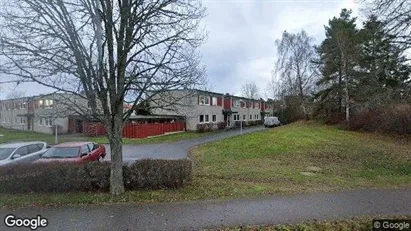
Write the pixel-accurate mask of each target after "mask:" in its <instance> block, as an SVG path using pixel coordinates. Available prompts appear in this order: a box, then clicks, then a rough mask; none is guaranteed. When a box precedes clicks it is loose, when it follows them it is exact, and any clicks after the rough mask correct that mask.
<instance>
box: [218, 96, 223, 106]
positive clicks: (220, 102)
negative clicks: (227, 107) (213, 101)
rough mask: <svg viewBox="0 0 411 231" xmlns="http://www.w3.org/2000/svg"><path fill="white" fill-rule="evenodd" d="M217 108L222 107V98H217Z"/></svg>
mask: <svg viewBox="0 0 411 231" xmlns="http://www.w3.org/2000/svg"><path fill="white" fill-rule="evenodd" d="M217 106H223V97H221V96H220V97H217Z"/></svg>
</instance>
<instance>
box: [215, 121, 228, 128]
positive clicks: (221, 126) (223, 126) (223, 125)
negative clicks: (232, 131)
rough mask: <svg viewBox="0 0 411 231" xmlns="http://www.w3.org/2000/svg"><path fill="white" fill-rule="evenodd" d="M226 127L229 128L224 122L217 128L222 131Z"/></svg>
mask: <svg viewBox="0 0 411 231" xmlns="http://www.w3.org/2000/svg"><path fill="white" fill-rule="evenodd" d="M226 127H227V123H226V122H224V121H221V122H218V123H217V128H218V129H220V130H222V129H224V128H226Z"/></svg>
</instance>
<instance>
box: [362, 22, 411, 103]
mask: <svg viewBox="0 0 411 231" xmlns="http://www.w3.org/2000/svg"><path fill="white" fill-rule="evenodd" d="M383 26H384V25H383V23H382V22H381V21H379V20H378V19H377V17H376V16H375V15H371V16H370V17H369V18H368V20H367V21H366V22H365V23H364V26H363V29H361V31H360V36H361V40H362V42H361V58H360V60H359V66H360V67H361V68H360V70H361V73H360V76H359V83H358V88H357V89H356V90H357V91H356V102H357V103H358V105H359V106H361V107H363V106H368V107H374V106H378V105H380V104H387V103H398V102H401V101H402V97H403V91H404V90H405V87H406V81H407V79H408V78H409V76H410V72H411V69H410V66H408V65H407V64H406V58H405V56H404V55H403V52H404V50H403V49H402V48H401V47H399V45H398V44H396V43H395V42H394V41H395V39H396V38H395V36H394V35H390V34H388V33H387V32H386V31H385V29H384V27H383Z"/></svg>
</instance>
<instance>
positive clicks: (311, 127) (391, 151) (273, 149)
mask: <svg viewBox="0 0 411 231" xmlns="http://www.w3.org/2000/svg"><path fill="white" fill-rule="evenodd" d="M0 133H1V132H0ZM159 138H160V137H159ZM191 157H192V159H193V160H194V172H193V174H194V176H193V182H192V183H191V185H188V186H187V187H185V188H182V189H177V190H156V191H135V192H126V193H125V194H123V195H121V196H119V197H112V196H110V195H109V194H105V193H93V194H87V193H72V194H30V195H5V194H0V207H2V206H11V207H15V206H28V205H32V204H40V205H54V204H89V203H97V204H99V203H114V202H143V203H147V202H171V201H187V200H201V199H228V198H239V197H257V196H261V195H272V194H292V193H305V192H319V191H334V190H343V189H354V188H403V187H411V139H410V137H394V136H385V135H378V134H372V133H359V132H351V131H345V130H341V129H338V128H336V127H333V126H326V125H322V124H318V123H313V122H297V123H294V124H291V125H287V126H282V127H279V128H274V129H267V130H265V131H261V132H255V133H252V134H246V135H243V136H237V137H231V138H227V139H224V140H221V141H218V142H214V143H208V144H205V145H202V146H199V147H197V148H195V149H193V150H192V153H191ZM310 167H320V168H321V170H320V171H314V172H313V173H314V174H315V175H313V176H306V175H303V174H302V173H301V172H310V171H311V168H310ZM311 172H312V171H311Z"/></svg>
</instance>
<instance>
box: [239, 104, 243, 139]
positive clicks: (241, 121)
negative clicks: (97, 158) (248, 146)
mask: <svg viewBox="0 0 411 231" xmlns="http://www.w3.org/2000/svg"><path fill="white" fill-rule="evenodd" d="M243 102H244V101H243V100H242V99H240V108H241V106H242V105H241V104H242V103H243ZM238 117H240V134H241V135H242V134H243V117H241V116H240V113H238Z"/></svg>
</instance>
